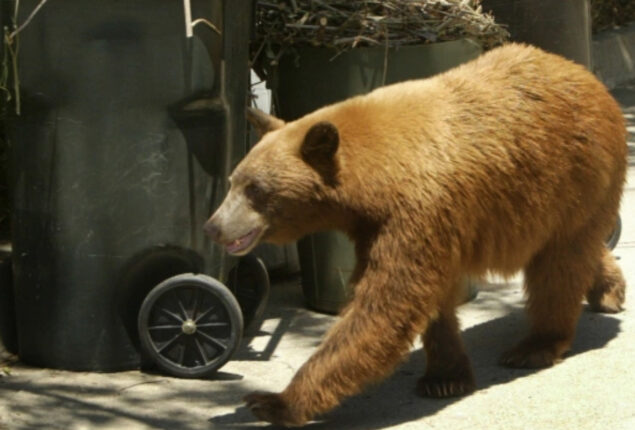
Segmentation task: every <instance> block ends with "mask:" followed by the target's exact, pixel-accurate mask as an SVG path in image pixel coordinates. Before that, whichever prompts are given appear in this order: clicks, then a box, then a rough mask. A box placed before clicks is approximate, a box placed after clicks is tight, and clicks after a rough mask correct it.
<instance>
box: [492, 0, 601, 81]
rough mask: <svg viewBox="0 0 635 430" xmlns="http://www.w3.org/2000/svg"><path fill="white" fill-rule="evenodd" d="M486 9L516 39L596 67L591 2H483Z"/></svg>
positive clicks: (494, 0)
mask: <svg viewBox="0 0 635 430" xmlns="http://www.w3.org/2000/svg"><path fill="white" fill-rule="evenodd" d="M482 6H483V10H484V11H486V12H492V13H493V15H494V17H495V19H496V22H498V23H499V24H505V25H506V26H507V28H508V30H509V33H510V35H511V38H512V40H514V41H517V42H524V43H529V44H531V45H535V46H538V47H539V48H542V49H544V50H546V51H549V52H553V53H555V54H559V55H562V56H563V57H565V58H569V59H570V60H573V61H575V62H577V63H579V64H582V65H584V66H587V67H588V68H589V69H591V67H592V58H591V11H590V2H589V0H558V1H553V0H483V3H482Z"/></svg>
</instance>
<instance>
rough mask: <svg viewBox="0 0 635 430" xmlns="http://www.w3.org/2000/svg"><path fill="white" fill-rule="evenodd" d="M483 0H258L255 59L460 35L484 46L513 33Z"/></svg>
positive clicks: (268, 62)
mask: <svg viewBox="0 0 635 430" xmlns="http://www.w3.org/2000/svg"><path fill="white" fill-rule="evenodd" d="M479 3H480V0H425V1H415V0H357V1H356V0H258V1H257V3H256V4H257V6H256V15H255V20H256V34H255V38H254V40H253V41H252V59H253V62H255V63H257V62H263V61H264V62H265V64H262V63H261V64H262V65H263V66H265V67H267V66H275V65H276V64H277V63H278V60H279V59H280V57H281V56H282V55H283V54H285V53H286V52H287V51H288V50H290V49H293V48H299V47H306V46H315V47H318V46H319V47H327V48H332V49H333V50H334V51H336V52H338V53H339V52H343V51H346V50H348V49H351V48H355V47H358V46H388V47H398V46H402V45H414V44H426V43H434V42H443V41H450V40H456V39H461V38H470V39H473V40H475V41H477V42H478V43H479V44H481V45H482V46H483V47H484V48H485V49H489V48H492V47H494V46H497V45H500V44H502V43H504V42H505V41H506V40H507V39H508V38H509V33H508V32H507V30H506V29H505V28H504V27H502V26H501V25H499V24H497V23H496V22H495V21H494V18H493V17H492V16H491V15H490V14H487V13H483V11H482V10H481V6H480V5H479Z"/></svg>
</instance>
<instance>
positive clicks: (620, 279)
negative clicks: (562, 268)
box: [586, 248, 626, 313]
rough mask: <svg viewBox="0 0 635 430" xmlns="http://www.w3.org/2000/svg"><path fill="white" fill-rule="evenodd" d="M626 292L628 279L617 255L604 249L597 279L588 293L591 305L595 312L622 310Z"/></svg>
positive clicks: (596, 275) (587, 297)
mask: <svg viewBox="0 0 635 430" xmlns="http://www.w3.org/2000/svg"><path fill="white" fill-rule="evenodd" d="M625 294H626V281H624V275H623V274H622V270H621V269H620V267H619V266H618V265H617V262H616V261H615V257H614V256H613V254H612V253H611V251H610V250H609V249H607V248H605V249H604V252H603V254H602V259H601V260H600V265H599V267H598V270H597V272H596V274H595V281H594V283H593V285H592V286H591V289H589V291H587V293H586V299H587V302H589V307H590V308H591V310H592V311H594V312H605V313H617V312H620V311H621V310H622V305H623V304H624V297H625Z"/></svg>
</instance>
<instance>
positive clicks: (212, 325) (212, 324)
mask: <svg viewBox="0 0 635 430" xmlns="http://www.w3.org/2000/svg"><path fill="white" fill-rule="evenodd" d="M228 325H229V323H225V322H208V323H201V324H196V327H197V328H206V327H227V326H228Z"/></svg>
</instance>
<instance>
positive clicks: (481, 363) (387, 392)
mask: <svg viewBox="0 0 635 430" xmlns="http://www.w3.org/2000/svg"><path fill="white" fill-rule="evenodd" d="M620 323H621V321H620V320H619V319H616V318H613V317H610V316H607V315H601V314H594V313H590V312H586V311H585V312H584V313H583V315H582V316H581V318H580V322H579V325H578V333H577V336H576V339H575V341H574V344H573V347H572V350H571V352H570V353H569V354H568V356H567V358H570V357H572V356H575V355H578V354H583V353H585V352H587V351H591V350H594V349H599V348H602V347H603V346H604V345H606V344H607V343H608V342H609V341H610V340H611V339H613V338H615V337H616V336H617V334H618V333H619V332H620ZM524 329H525V327H524V315H523V310H522V309H520V308H516V309H513V310H512V311H511V313H509V314H507V315H505V316H503V317H500V318H496V319H493V320H490V321H487V322H484V323H482V324H478V325H476V326H473V327H470V328H468V329H467V330H465V331H463V340H464V342H465V346H466V349H467V351H468V354H469V356H470V358H471V360H472V365H473V367H474V371H475V375H476V379H477V386H478V388H477V389H478V390H485V389H487V388H489V387H491V386H494V385H498V384H506V383H508V382H511V381H513V380H515V379H518V378H523V377H525V376H528V375H531V374H533V373H536V372H540V369H531V370H525V369H522V370H518V369H508V368H504V367H500V366H498V365H497V364H496V363H497V359H498V356H499V354H501V353H502V352H503V351H504V350H506V349H507V348H509V347H511V346H512V345H513V343H514V342H515V341H517V340H519V339H520V336H521V335H522V334H523V333H524V332H523V330H524ZM565 363H566V358H565ZM559 365H563V364H559ZM424 368H425V358H424V352H423V350H421V349H419V350H416V351H414V352H413V353H411V354H410V356H409V357H408V359H407V361H406V362H405V363H404V364H403V365H402V366H400V367H399V368H398V369H397V371H396V372H395V373H394V374H393V375H392V376H391V377H389V378H388V379H387V380H386V381H384V382H383V383H381V384H380V385H378V386H375V387H373V388H371V389H370V390H367V391H365V392H364V393H362V394H360V395H358V396H356V397H353V398H351V399H348V400H347V401H345V402H344V403H343V404H342V405H341V406H340V407H339V408H338V409H336V410H334V411H333V412H331V413H329V414H327V415H326V416H324V417H322V419H323V420H322V421H318V422H314V423H311V424H309V425H308V426H307V427H306V428H307V429H311V430H321V429H324V430H326V429H332V428H342V429H343V428H345V429H360V430H361V429H364V430H370V429H380V428H385V427H390V426H392V425H397V424H401V423H406V422H410V421H415V420H418V419H420V418H423V417H425V416H430V415H434V414H435V413H436V412H438V411H440V410H442V409H443V408H445V407H447V406H449V405H451V404H452V403H454V402H457V401H459V400H461V399H460V398H452V399H444V400H433V399H423V398H420V397H417V396H416V394H415V392H414V388H415V383H416V380H417V379H418V378H419V376H421V375H422V373H423V370H424ZM210 422H211V423H213V424H214V425H215V426H219V427H218V428H241V429H250V428H261V427H262V424H257V423H256V422H255V419H254V417H253V416H252V415H251V413H250V412H249V410H247V409H246V408H245V407H239V408H237V409H236V411H235V412H233V413H230V414H226V415H221V416H217V417H213V418H211V419H210ZM215 428H217V427H215ZM269 428H275V427H273V426H269Z"/></svg>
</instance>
